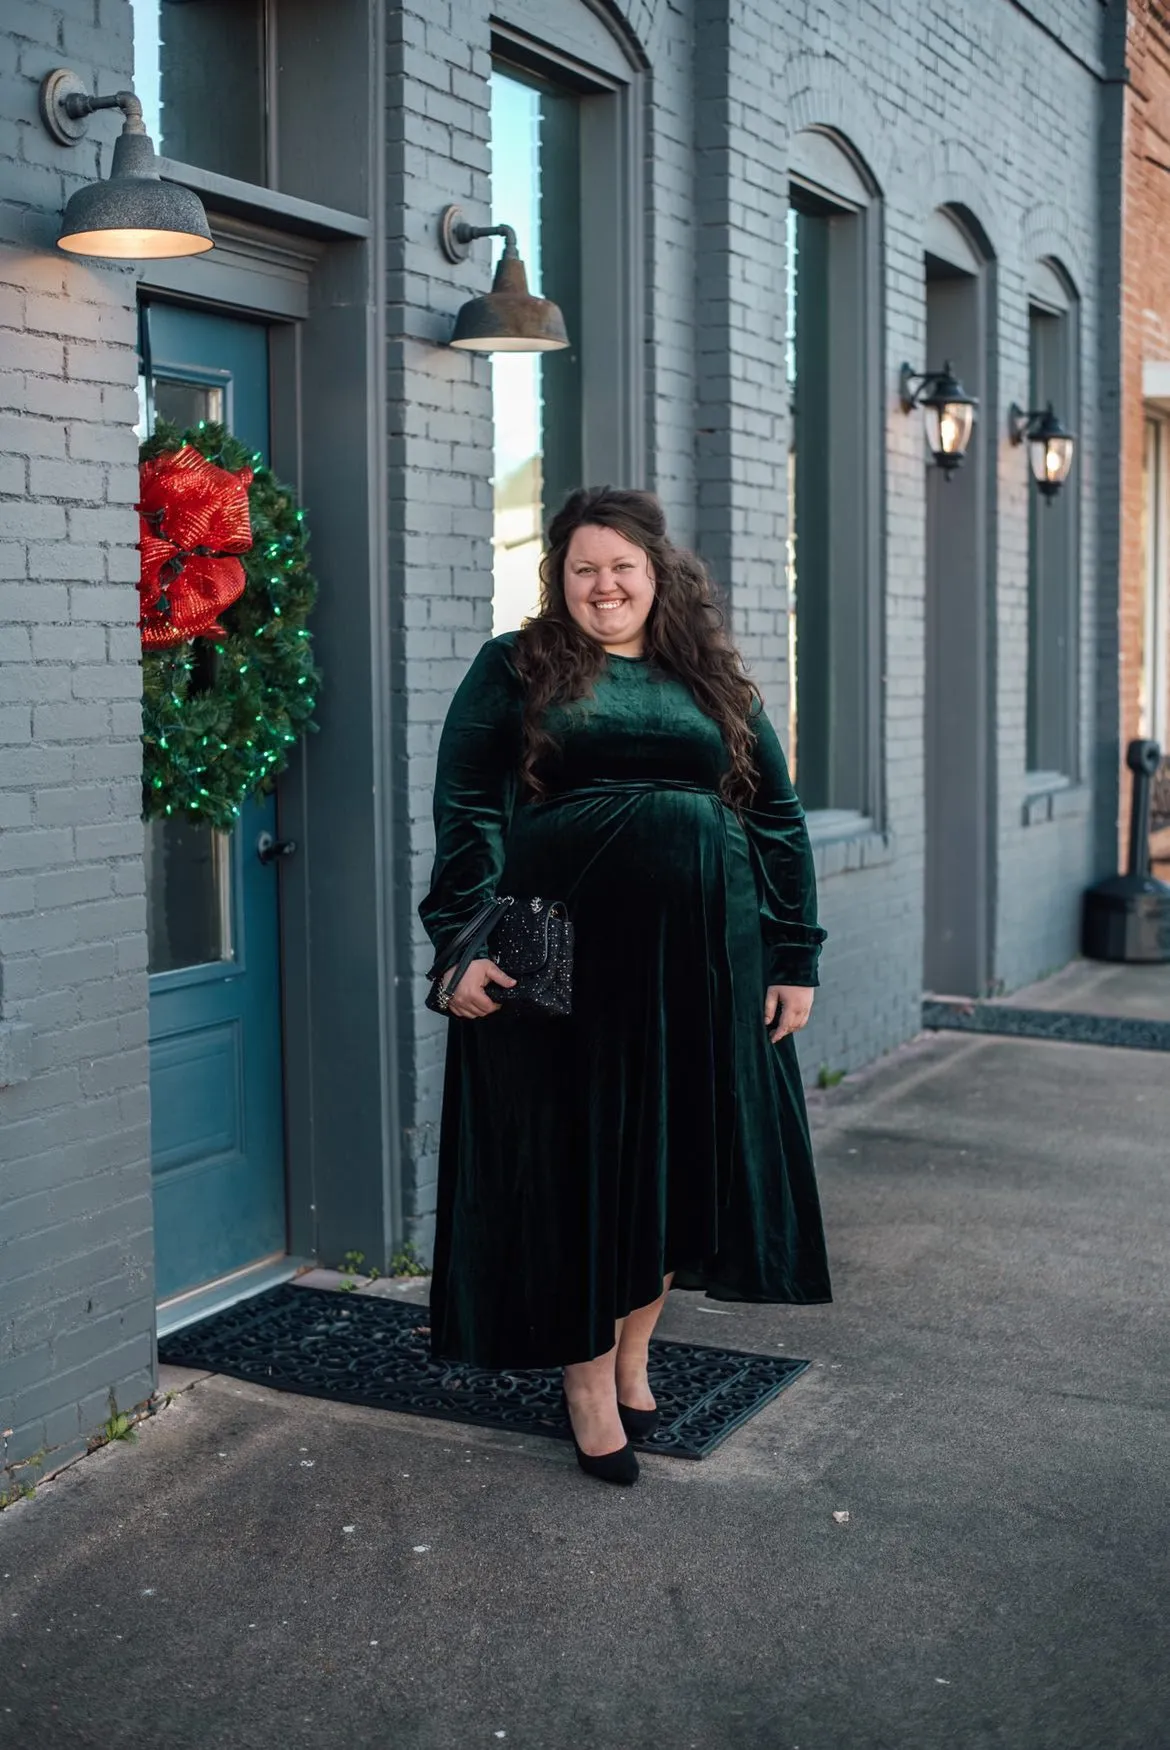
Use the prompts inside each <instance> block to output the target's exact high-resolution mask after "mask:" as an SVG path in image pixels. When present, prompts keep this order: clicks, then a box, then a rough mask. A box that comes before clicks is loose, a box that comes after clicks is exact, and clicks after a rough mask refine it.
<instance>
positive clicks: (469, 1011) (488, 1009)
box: [440, 960, 516, 1021]
mask: <svg viewBox="0 0 1170 1750" xmlns="http://www.w3.org/2000/svg"><path fill="white" fill-rule="evenodd" d="M454 970H455V968H454V967H453V966H449V967H448V968H447V970H446V972H445V973H444V974H443V977H442V979H441V981H440V982H441V983H443V984H445V983H446V982H447V980H448V979H449V978H450V976H451V974H452V972H453V971H454ZM489 979H490V980H491V982H492V983H493V984H502V985H506V986H508V987H511V986H512V985H514V984H515V982H516V980H515V979H514V978H509V977H508V974H507V973H506V972H501V971H500V968H499V967H498V966H497V965H496V963H495V961H494V960H473V961H472V962H471V965H470V966H469V967H468V968H467V971H466V972H465V973H464V974H463V977H462V978H461V979H460V980H459V983H458V984H457V985H456V986H455V989H454V990H453V991H452V992H451V1001H450V1002H449V1003H448V1004H447V1013H448V1014H449V1015H458V1016H459V1018H460V1020H461V1021H478V1020H479V1018H480V1017H481V1016H482V1015H498V1014H499V1012H500V1004H499V1003H496V1002H493V1001H492V999H491V997H490V996H488V994H487V991H486V989H485V988H484V987H485V985H486V984H487V982H488V980H489Z"/></svg>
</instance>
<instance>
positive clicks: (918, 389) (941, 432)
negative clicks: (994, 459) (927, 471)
mask: <svg viewBox="0 0 1170 1750" xmlns="http://www.w3.org/2000/svg"><path fill="white" fill-rule="evenodd" d="M900 381H901V391H902V411H903V413H913V411H914V409H915V408H916V407H921V409H922V415H923V423H924V425H925V428H926V441H927V444H928V445H929V447H930V452H931V455H932V456H933V457H934V460H935V461H936V462H937V464H938V466H939V467H940V468H941V469H942V470H943V473H944V474H945V475H946V477H947V479H948V480H949V479H950V477H951V475H952V474H953V473H954V471H955V469H956V468H959V467H961V466H962V463H963V457H964V456H965V455H966V454H967V445H968V444H969V443H970V441H971V433H972V431H973V429H974V426H975V409H976V408H977V407H978V405H979V403H978V401H977V400H976V399H975V397H974V396H973V395H968V393H967V391H966V390H965V389H964V387H963V385H962V383H960V381H959V379H958V377H956V375H955V373H954V371H953V370H952V369H951V361H950V360H949V359H948V360H947V361H946V363H945V364H944V365H943V368H942V370H941V371H912V370H911V368H910V366H909V365H903V366H902V373H901V379H900Z"/></svg>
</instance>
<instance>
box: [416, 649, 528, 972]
mask: <svg viewBox="0 0 1170 1750" xmlns="http://www.w3.org/2000/svg"><path fill="white" fill-rule="evenodd" d="M522 710H523V698H522V692H521V683H520V679H519V676H518V675H517V674H516V671H515V669H514V668H513V666H512V663H511V660H510V657H509V654H508V651H507V647H506V645H505V644H504V643H503V642H502V641H501V640H500V639H493V640H492V641H491V642H490V643H488V644H485V645H484V646H483V647H482V649H481V650H480V651H479V653H478V655H477V656H476V658H475V660H474V661H473V662H472V664H471V667H470V668H469V669H468V671H467V673H466V675H464V677H463V680H462V681H461V682H460V684H459V686H458V688H457V689H456V692H455V696H454V698H453V699H452V701H451V707H450V710H449V711H448V712H447V719H446V722H445V723H444V725H443V733H442V735H441V737H440V738H439V756H438V769H437V772H436V776H435V801H434V820H435V859H434V864H433V866H432V869H431V884H430V891H429V892H428V893H427V896H426V898H425V899H424V900H423V901H422V904H421V905H420V906H419V908H418V911H419V916H420V918H421V919H422V922H423V927H424V929H425V930H426V932H427V935H428V936H429V937H430V939H431V941H432V943H433V944H434V948H435V957H436V960H437V961H438V962H439V964H440V965H441V964H442V960H443V954H444V952H445V950H446V948H447V947H448V946H449V945H450V944H451V943H452V942H454V940H455V938H456V936H458V934H459V932H460V930H461V929H463V927H464V925H465V924H467V923H468V922H470V920H471V918H472V917H474V915H475V913H476V912H477V911H478V909H479V907H480V906H481V905H482V904H483V903H484V901H485V900H486V899H490V898H491V896H492V894H493V893H494V892H495V889H496V883H497V882H498V881H499V878H500V874H501V871H502V870H503V866H504V842H505V839H506V836H507V832H508V826H509V823H510V821H511V818H512V809H513V807H514V805H515V800H516V789H517V784H518V774H519V763H520V748H521V714H522Z"/></svg>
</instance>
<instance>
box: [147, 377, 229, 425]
mask: <svg viewBox="0 0 1170 1750" xmlns="http://www.w3.org/2000/svg"><path fill="white" fill-rule="evenodd" d="M152 387H153V390H154V417H155V418H156V419H166V420H169V421H170V423H171V424H172V425H177V426H178V428H179V430H180V431H186V430H188V429H189V427H191V426H193V425H198V424H199V422H200V420H203V421H204V422H206V423H207V424H211V423H213V422H214V423H216V424H218V423H219V422H220V421H221V420H222V419H223V390H222V389H221V388H219V387H218V386H210V385H208V384H206V383H180V382H174V381H172V380H170V379H168V378H166V377H155V378H154V381H153V385H152Z"/></svg>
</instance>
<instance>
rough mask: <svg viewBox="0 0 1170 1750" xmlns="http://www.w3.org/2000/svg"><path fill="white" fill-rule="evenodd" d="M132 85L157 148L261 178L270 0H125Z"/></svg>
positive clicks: (265, 171) (206, 166)
mask: <svg viewBox="0 0 1170 1750" xmlns="http://www.w3.org/2000/svg"><path fill="white" fill-rule="evenodd" d="M132 10H133V20H134V89H135V91H136V92H137V94H138V96H139V98H140V99H141V102H142V110H143V118H144V120H145V122H146V131H147V133H148V134H150V135H151V136H152V138H153V140H154V143H155V145H156V147H157V148H158V150H159V152H160V153H161V154H162V155H163V156H164V157H166V158H173V159H176V160H177V161H178V162H179V163H181V164H197V165H198V166H199V168H200V169H202V170H214V171H216V172H218V173H219V174H220V175H222V176H234V177H237V178H238V179H239V180H240V181H243V182H254V183H260V184H263V183H265V182H266V181H267V180H268V175H269V171H270V168H271V166H270V165H269V163H268V158H269V152H268V139H267V133H268V105H267V89H268V61H269V54H270V48H271V37H272V17H271V13H272V6H271V0H132Z"/></svg>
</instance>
